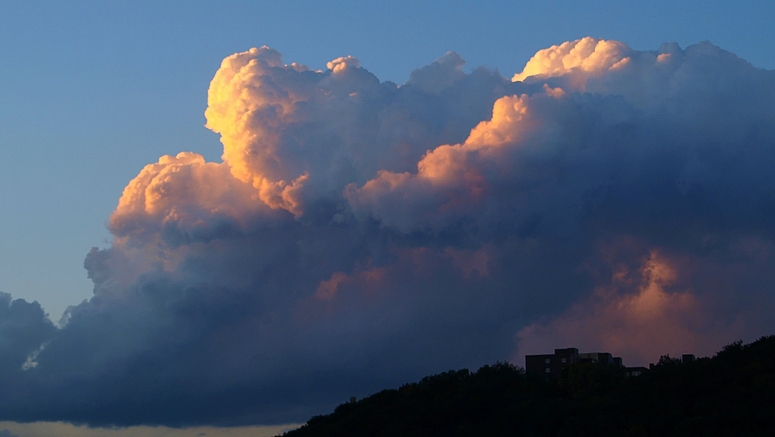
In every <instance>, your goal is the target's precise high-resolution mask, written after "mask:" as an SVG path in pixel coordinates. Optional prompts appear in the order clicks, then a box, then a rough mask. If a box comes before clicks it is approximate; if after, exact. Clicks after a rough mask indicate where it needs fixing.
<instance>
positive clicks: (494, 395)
mask: <svg viewBox="0 0 775 437" xmlns="http://www.w3.org/2000/svg"><path fill="white" fill-rule="evenodd" d="M284 435H285V436H286V437H329V436H330V437H334V436H337V437H349V436H352V437H356V436H357V437H367V436H368V437H372V436H373V437H382V436H385V437H388V436H390V437H415V436H417V437H420V436H434V437H435V436H439V437H441V436H444V437H455V436H461V437H462V436H555V435H556V436H566V435H567V436H584V435H590V436H592V435H595V436H601V435H632V436H656V435H659V436H663V435H675V436H687V435H704V436H713V435H719V436H721V435H740V436H742V435H746V436H750V435H766V436H771V435H775V336H770V337H763V338H761V339H759V340H758V341H756V342H753V343H751V344H747V345H743V344H742V342H736V343H733V344H730V345H728V346H726V347H724V348H723V350H722V351H720V352H718V353H717V354H716V355H715V356H714V357H713V358H700V359H698V360H697V361H694V362H690V363H681V362H680V361H679V360H676V359H672V358H670V357H669V356H664V357H662V358H661V359H660V361H659V363H658V364H657V365H656V366H655V367H654V369H653V370H651V371H649V372H646V373H645V374H643V375H641V376H638V377H627V376H626V375H625V374H624V372H623V370H621V369H618V368H614V367H600V366H597V365H591V364H587V365H585V364H579V365H576V366H574V367H571V368H570V370H569V371H568V372H567V374H565V375H563V377H562V378H561V379H560V380H559V381H557V382H546V381H543V380H539V379H534V378H531V377H529V376H526V375H525V373H524V372H523V371H522V369H520V368H517V367H514V366H512V365H510V364H503V363H498V364H494V365H492V366H484V367H482V368H481V369H479V370H478V371H476V372H469V371H468V370H460V371H449V372H445V373H442V374H439V375H434V376H429V377H426V378H423V379H422V380H421V381H419V382H416V383H412V384H406V385H404V386H402V387H401V388H399V389H397V390H383V391H381V392H379V393H377V394H374V395H372V396H369V397H368V398H365V399H362V400H359V401H355V400H354V399H353V400H351V401H350V402H348V403H345V404H342V405H340V406H339V407H337V408H336V410H335V411H334V412H333V413H332V414H329V415H326V416H316V417H313V418H312V419H310V420H309V422H308V423H307V424H305V425H304V426H303V427H301V428H300V429H297V430H294V431H290V432H288V433H286V434H284Z"/></svg>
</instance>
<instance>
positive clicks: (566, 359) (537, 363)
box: [525, 347, 623, 381]
mask: <svg viewBox="0 0 775 437" xmlns="http://www.w3.org/2000/svg"><path fill="white" fill-rule="evenodd" d="M578 363H592V364H598V365H601V366H616V367H623V365H622V359H621V358H619V357H614V356H613V355H611V354H609V353H608V352H593V353H579V350H578V349H576V348H575V347H569V348H565V349H555V350H554V354H551V355H549V354H545V355H525V373H527V374H528V375H535V376H538V377H542V378H544V379H546V380H547V381H552V380H556V379H559V378H560V376H561V375H562V373H563V371H564V370H565V369H567V368H568V367H569V366H570V365H572V364H578Z"/></svg>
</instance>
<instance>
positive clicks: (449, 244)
mask: <svg viewBox="0 0 775 437" xmlns="http://www.w3.org/2000/svg"><path fill="white" fill-rule="evenodd" d="M773 18H775V5H773V4H772V2H765V1H761V2H754V1H748V2H746V1H742V2H736V3H734V4H733V3H729V2H721V1H703V2H700V1H696V2H695V1H685V2H681V3H680V4H678V5H676V4H673V3H672V2H662V1H655V2H649V3H648V4H643V3H642V2H624V1H616V2H614V1H610V2H609V1H598V2H594V1H593V2H587V4H585V5H584V6H583V7H581V6H579V5H578V4H576V3H575V2H560V1H555V2H552V1H549V2H546V1H544V2H530V3H528V2H513V1H511V2H505V1H504V2H498V1H493V2H487V3H486V4H479V3H475V2H416V1H415V2H326V3H325V5H322V4H320V2H293V1H289V2H225V3H224V2H218V3H216V2H164V3H163V4H159V2H137V1H135V2H110V3H108V4H105V3H102V2H68V3H67V4H62V3H61V2H25V3H24V4H16V5H3V6H2V14H0V78H1V79H2V80H0V102H2V103H0V202H2V205H3V211H4V212H3V214H0V241H1V242H2V244H0V292H4V293H7V294H5V295H0V321H4V322H8V323H6V324H5V325H2V326H4V327H3V328H1V329H0V339H2V340H4V342H0V344H1V345H4V346H2V347H5V348H7V351H5V353H4V354H3V355H4V356H5V358H3V359H2V360H1V361H0V369H2V372H1V373H3V376H2V377H0V378H1V379H2V380H3V381H4V383H5V384H7V385H6V386H8V387H12V389H11V390H9V391H8V392H7V393H5V394H3V395H0V411H4V412H5V413H4V415H2V416H0V420H6V421H9V422H8V423H10V424H9V425H7V426H6V425H0V432H2V430H3V429H7V430H8V433H12V435H18V436H19V437H28V436H34V435H39V434H35V432H38V433H39V432H41V431H40V430H37V431H36V430H34V429H33V428H32V427H31V425H23V424H19V423H17V422H30V421H40V422H45V423H44V424H43V425H41V426H66V425H62V424H58V423H57V422H73V423H78V424H88V425H92V426H94V427H104V426H141V425H147V426H151V427H157V428H143V429H142V433H145V434H142V435H158V433H159V432H161V431H159V430H167V429H168V428H158V426H163V427H176V429H179V428H181V427H182V429H184V430H187V431H186V432H188V431H191V433H192V434H191V435H196V434H197V433H200V432H204V433H206V434H207V435H219V434H218V433H219V432H220V433H229V432H230V433H231V434H222V435H239V433H245V434H251V433H253V432H254V431H255V432H258V431H256V430H255V429H251V430H246V428H233V427H236V426H240V427H245V426H255V425H283V424H288V423H299V422H303V421H304V420H306V419H307V418H308V417H309V416H310V415H311V414H320V413H323V412H326V411H329V410H330V409H331V408H332V406H335V405H336V404H338V403H340V402H342V401H344V400H346V399H348V398H349V396H351V395H357V396H363V395H367V394H369V393H371V392H374V391H376V390H379V389H382V388H385V387H390V386H395V385H398V384H400V383H403V382H408V381H411V380H413V379H417V378H419V377H422V376H425V375H427V374H429V373H434V372H438V371H443V370H447V369H450V368H459V367H476V366H478V365H483V364H486V363H490V362H493V361H496V360H503V359H510V360H512V361H514V362H516V363H519V362H520V360H521V359H522V358H521V357H523V355H524V354H525V353H541V352H544V351H551V349H552V348H554V347H566V346H567V347H579V348H580V349H604V350H607V351H610V352H612V353H614V354H619V355H622V356H623V357H624V358H625V362H626V363H627V362H629V363H632V364H637V365H642V364H646V363H647V362H649V361H656V359H658V357H659V355H660V354H661V353H671V354H680V353H682V352H691V353H696V354H698V355H702V354H712V353H713V351H715V350H717V349H718V348H720V347H721V346H722V345H724V344H726V343H729V342H731V341H734V340H736V339H738V338H742V339H745V340H746V341H751V340H754V339H755V338H757V337H758V336H761V335H766V334H772V333H773V325H772V322H771V321H770V320H769V319H770V317H769V316H768V314H771V312H772V310H773V309H775V290H774V288H775V282H773V280H775V278H773V274H772V273H770V272H771V271H775V269H773V265H772V264H773V263H775V258H773V257H772V254H771V251H772V242H773V228H772V223H771V220H769V219H768V218H769V217H771V213H772V212H773V208H775V196H774V195H773V193H774V192H775V189H774V188H775V182H774V181H773V177H772V175H771V174H770V173H771V171H770V169H771V168H772V164H774V163H775V162H773V160H775V156H774V154H773V150H772V146H773V144H775V142H774V141H775V132H773V128H772V126H773V125H775V124H773V115H772V114H775V107H773V106H774V105H775V104H774V103H773V102H775V94H774V93H775V79H773V74H774V73H773V72H772V70H773V69H775V32H772V25H771V23H772V21H773ZM586 37H592V38H586ZM566 42H567V44H564V45H563V43H566ZM666 43H667V44H666ZM671 43H674V44H671ZM265 45H266V46H268V47H266V48H262V46H265ZM544 49H547V50H546V51H541V50H544ZM348 56H349V57H348ZM292 63H296V64H295V65H292ZM302 65H303V66H306V67H302ZM480 67H482V68H480ZM520 73H521V74H520ZM515 75H516V76H515ZM180 152H186V153H184V154H182V155H179V153H180ZM222 155H223V157H222ZM93 248H94V249H93ZM36 301H37V302H38V303H34V302H36ZM68 307H70V308H71V309H70V310H69V311H68V312H67V317H65V318H64V319H62V315H63V314H64V313H65V310H66V309H67V308H68ZM44 313H48V317H45V315H44ZM14 390H18V392H15V391H14ZM21 393H26V394H25V395H24V396H26V397H25V398H23V399H21V400H20V399H19V398H14V396H15V395H20V394H21ZM106 393H110V394H109V395H107V394H106ZM42 399H45V401H41V400H42ZM33 405H34V406H35V407H33ZM170 405H172V406H170ZM3 406H4V407H3ZM4 423H5V422H2V424H4ZM46 423H48V424H47V425H46ZM207 426H210V427H212V426H217V427H219V428H208V429H207V430H206V431H202V430H201V429H204V428H201V429H200V428H188V427H207ZM194 430H196V433H194ZM68 432H72V433H73V434H72V435H91V434H89V433H88V432H90V431H89V430H85V429H81V428H73V429H72V430H70V431H68ZM99 432H102V433H104V435H119V434H115V433H119V432H121V430H111V429H100V431H99ZM133 432H136V433H141V431H138V429H137V428H133ZM154 432H156V433H157V434H153V433H154ZM164 432H168V431H164ZM169 432H172V431H169ZM271 432H274V431H271ZM0 435H2V434H0ZM134 435H140V434H134Z"/></svg>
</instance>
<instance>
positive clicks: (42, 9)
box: [0, 1, 775, 319]
mask: <svg viewBox="0 0 775 437" xmlns="http://www.w3.org/2000/svg"><path fill="white" fill-rule="evenodd" d="M773 19H775V4H773V3H772V2H768V1H741V2H734V3H733V2H726V1H682V2H669V1H653V2H634V1H593V2H585V3H583V4H582V3H578V2H567V1H542V2H519V1H489V2H459V1H449V2H415V1H412V2H408V1H392V2H355V1H352V2H346V1H333V2H324V3H322V2H315V1H288V2H263V1H232V2H203V1H192V2H188V1H187V2H144V1H139V2H138V1H132V2H123V1H116V2H83V1H73V2H66V3H63V2H55V1H51V2H40V1H31V2H23V3H13V4H5V5H3V8H2V14H0V60H1V61H0V65H1V66H2V67H0V68H1V69H0V78H1V79H2V80H1V81H0V102H2V105H0V145H1V146H0V199H2V200H1V201H2V204H3V209H4V210H5V212H4V213H3V214H2V215H0V232H1V233H0V241H2V245H1V246H0V290H3V291H5V292H8V293H11V294H12V295H14V296H15V297H23V298H25V299H37V300H39V301H40V302H41V303H42V304H43V306H44V307H45V309H46V310H47V311H49V312H50V313H51V315H52V318H54V319H58V317H59V315H60V314H61V313H62V311H63V310H64V309H65V308H66V307H67V306H68V305H71V304H75V303H78V302H80V301H81V300H83V299H87V298H89V297H90V296H91V284H90V282H89V281H88V279H87V278H86V275H85V271H84V270H83V268H82V263H83V258H84V256H85V254H86V252H88V250H89V248H91V247H92V246H98V247H104V246H106V241H109V240H110V238H111V237H110V235H109V233H108V232H107V231H106V227H105V223H106V221H107V218H108V216H109V214H110V213H111V212H112V210H113V209H114V207H115V205H116V201H117V199H118V196H119V195H120V194H121V191H122V190H123V188H124V185H125V184H126V183H127V181H129V180H130V179H131V178H132V177H134V176H135V175H136V174H137V172H138V171H139V170H140V169H141V168H142V167H143V166H144V165H145V164H147V163H150V162H154V161H155V160H156V159H157V158H158V156H160V155H162V154H175V153H177V152H179V151H195V152H199V153H202V154H203V155H204V156H205V157H207V158H208V159H210V160H217V159H219V157H220V153H221V146H220V144H219V142H218V137H217V135H215V134H213V133H212V132H210V131H208V130H207V129H205V128H204V127H203V124H204V117H203V115H202V114H203V112H204V109H205V107H206V97H207V95H206V92H207V87H208V84H209V82H210V80H211V79H212V75H213V73H214V72H215V70H216V69H217V68H218V66H219V64H220V61H221V60H222V59H223V58H224V57H225V56H227V55H229V54H231V53H234V52H237V51H242V50H246V49H248V48H250V47H253V46H261V45H269V46H270V47H273V48H275V49H277V50H279V51H280V52H281V53H282V54H283V56H284V59H285V61H286V62H299V63H303V64H305V65H308V66H309V67H310V68H313V69H317V68H324V67H325V63H326V62H327V61H329V60H331V59H334V58H336V57H339V56H345V55H354V56H357V57H358V58H359V59H360V60H361V65H362V66H364V67H365V68H367V69H368V70H369V71H371V72H372V73H374V74H375V75H376V76H377V77H378V78H380V79H381V80H391V81H394V82H396V83H399V84H400V83H403V82H405V81H406V79H407V78H408V76H409V73H410V72H411V71H412V70H413V69H414V68H417V67H418V66H421V65H426V64H428V63H429V62H431V61H433V60H434V59H436V58H438V57H439V56H441V55H443V54H444V53H445V52H447V51H456V52H458V53H459V54H461V55H462V56H463V58H464V59H465V60H466V61H467V62H468V64H467V66H468V67H469V68H470V67H475V66H485V67H487V68H492V69H496V68H497V69H498V70H499V71H500V72H501V73H502V74H503V75H505V76H509V75H510V74H512V73H514V72H517V71H520V70H521V69H522V67H523V66H524V64H525V62H527V60H528V59H529V58H530V56H532V55H533V54H534V53H535V52H536V51H537V50H539V49H541V48H545V47H548V46H550V45H552V44H559V43H561V42H563V41H568V40H573V39H577V38H580V37H583V36H587V35H590V36H596V37H600V38H604V39H615V40H619V41H623V42H625V43H627V44H628V45H630V46H631V47H632V48H635V49H652V50H653V49H656V48H658V47H659V45H660V44H661V43H663V42H668V41H675V42H678V43H679V44H680V45H681V46H683V47H685V46H686V45H689V44H693V43H696V42H699V41H702V40H710V41H711V42H713V43H714V44H716V45H718V46H720V47H722V48H724V49H726V50H729V51H731V52H733V53H735V54H737V55H738V56H740V57H742V58H744V59H746V60H748V61H749V62H751V63H752V64H753V65H755V66H757V67H760V68H768V69H772V68H775V32H773V28H772V24H771V23H772V20H773Z"/></svg>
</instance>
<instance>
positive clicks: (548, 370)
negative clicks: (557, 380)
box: [544, 367, 552, 373]
mask: <svg viewBox="0 0 775 437" xmlns="http://www.w3.org/2000/svg"><path fill="white" fill-rule="evenodd" d="M544 372H546V373H552V369H550V368H548V367H547V368H546V369H545V370H544Z"/></svg>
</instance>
